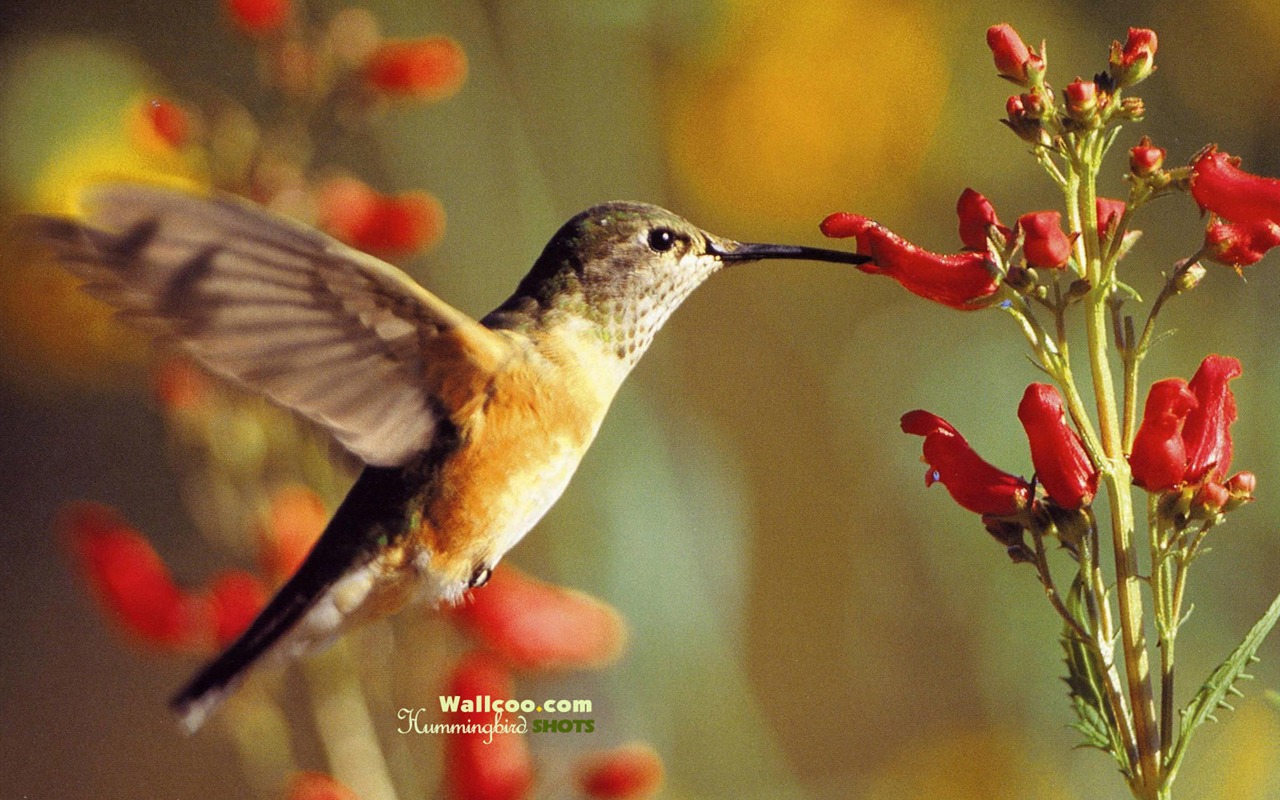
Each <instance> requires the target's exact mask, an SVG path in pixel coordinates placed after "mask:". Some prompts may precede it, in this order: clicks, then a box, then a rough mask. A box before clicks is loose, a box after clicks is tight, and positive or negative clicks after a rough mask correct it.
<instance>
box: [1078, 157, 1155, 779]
mask: <svg viewBox="0 0 1280 800" xmlns="http://www.w3.org/2000/svg"><path fill="white" fill-rule="evenodd" d="M1072 142H1073V144H1074V145H1075V146H1074V148H1073V150H1074V157H1073V159H1072V164H1071V169H1070V170H1069V171H1068V175H1067V187H1066V200H1067V203H1066V205H1067V213H1068V217H1069V220H1070V227H1071V230H1072V231H1075V232H1078V233H1079V234H1080V235H1079V236H1078V237H1076V241H1075V245H1074V246H1075V249H1076V258H1077V261H1078V263H1080V264H1082V265H1084V269H1085V277H1086V279H1088V280H1089V281H1090V283H1091V284H1092V286H1093V288H1092V289H1091V291H1090V292H1089V294H1088V295H1087V296H1086V297H1085V309H1086V311H1085V323H1086V327H1085V330H1086V334H1087V341H1088V347H1089V365H1090V368H1091V372H1092V377H1093V387H1094V397H1095V400H1096V405H1097V411H1098V428H1099V433H1100V436H1101V440H1102V450H1103V454H1104V456H1105V460H1104V461H1103V463H1102V464H1100V467H1101V475H1100V477H1101V480H1102V483H1103V485H1104V486H1105V488H1106V492H1107V498H1108V501H1109V504H1110V507H1111V536H1112V542H1113V544H1114V548H1115V562H1116V595H1117V599H1118V600H1119V606H1120V633H1121V641H1122V644H1123V647H1124V655H1125V658H1124V662H1125V673H1126V677H1127V679H1128V685H1129V697H1130V701H1131V703H1132V707H1133V725H1134V735H1135V738H1136V741H1137V744H1138V756H1139V759H1138V761H1139V763H1138V773H1139V778H1138V780H1137V781H1136V782H1135V787H1134V788H1135V790H1138V791H1139V792H1141V794H1140V795H1139V796H1146V797H1154V796H1155V794H1156V793H1157V792H1158V787H1159V786H1160V783H1161V781H1160V766H1159V764H1160V756H1159V754H1160V739H1159V735H1160V734H1159V730H1158V728H1157V727H1156V718H1155V717H1156V715H1155V699H1154V696H1153V694H1152V688H1151V667H1150V664H1149V662H1148V656H1147V644H1146V637H1145V635H1144V633H1143V611H1142V589H1141V583H1140V579H1139V577H1138V558H1137V552H1136V551H1135V549H1134V546H1133V531H1134V520H1133V497H1132V492H1131V490H1130V487H1131V485H1132V480H1131V478H1130V473H1129V465H1128V462H1127V461H1126V460H1125V457H1124V444H1123V438H1122V436H1121V430H1120V421H1119V418H1118V415H1117V413H1116V401H1115V386H1114V382H1113V380H1112V376H1111V363H1110V359H1109V358H1108V354H1107V345H1108V342H1109V337H1108V330H1107V322H1108V319H1109V315H1108V307H1107V299H1108V298H1109V297H1110V294H1111V289H1112V287H1111V285H1110V283H1107V284H1103V283H1102V281H1103V278H1104V275H1103V274H1102V266H1103V265H1102V259H1101V257H1100V254H1099V253H1098V212H1097V205H1096V204H1097V189H1096V185H1095V181H1096V177H1097V173H1098V167H1099V164H1100V161H1101V150H1102V145H1103V142H1102V140H1101V138H1100V137H1099V136H1098V134H1097V133H1085V134H1081V135H1079V136H1078V137H1076V138H1073V140H1072Z"/></svg>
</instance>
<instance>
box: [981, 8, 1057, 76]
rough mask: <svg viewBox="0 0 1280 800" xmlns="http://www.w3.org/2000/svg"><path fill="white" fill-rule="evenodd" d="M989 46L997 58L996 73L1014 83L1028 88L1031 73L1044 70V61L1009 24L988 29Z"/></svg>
mask: <svg viewBox="0 0 1280 800" xmlns="http://www.w3.org/2000/svg"><path fill="white" fill-rule="evenodd" d="M987 46H988V47H990V48H991V55H992V56H993V57H994V58H995V62H996V72H997V73H999V74H1000V75H1002V76H1004V77H1006V78H1008V79H1009V80H1011V81H1013V82H1014V83H1018V84H1021V85H1023V86H1026V85H1027V84H1028V82H1029V75H1028V73H1029V72H1034V71H1036V70H1039V71H1043V70H1044V61H1043V60H1042V59H1041V58H1040V56H1037V55H1034V54H1033V53H1032V52H1031V50H1030V49H1029V48H1028V47H1027V45H1026V43H1024V42H1023V41H1022V37H1021V36H1019V35H1018V32H1017V31H1015V30H1014V29H1013V27H1012V26H1011V25H1009V24H1007V23H1001V24H999V25H992V26H991V27H990V28H987Z"/></svg>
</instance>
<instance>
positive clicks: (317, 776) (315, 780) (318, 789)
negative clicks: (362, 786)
mask: <svg viewBox="0 0 1280 800" xmlns="http://www.w3.org/2000/svg"><path fill="white" fill-rule="evenodd" d="M285 797H286V798H287V799H288V800H359V798H357V797H356V793H355V792H353V791H351V790H350V789H348V788H347V787H346V786H344V785H342V784H341V783H339V782H338V781H336V780H334V779H333V778H331V777H329V776H328V775H325V774H324V773H322V772H301V773H298V774H297V775H295V776H294V778H293V780H292V781H290V782H289V790H288V792H287V793H286V794H285Z"/></svg>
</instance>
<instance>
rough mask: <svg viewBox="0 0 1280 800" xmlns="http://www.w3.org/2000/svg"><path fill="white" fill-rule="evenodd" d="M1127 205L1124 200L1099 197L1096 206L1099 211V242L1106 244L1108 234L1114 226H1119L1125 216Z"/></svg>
mask: <svg viewBox="0 0 1280 800" xmlns="http://www.w3.org/2000/svg"><path fill="white" fill-rule="evenodd" d="M1126 205H1127V204H1126V203H1125V201H1123V200H1114V199H1112V198H1110V197H1099V198H1098V199H1097V200H1096V201H1095V202H1094V206H1095V207H1096V208H1097V210H1098V241H1100V242H1105V241H1106V240H1107V232H1108V230H1109V229H1110V228H1111V226H1112V225H1119V224H1120V218H1121V217H1123V216H1124V209H1125V206H1126Z"/></svg>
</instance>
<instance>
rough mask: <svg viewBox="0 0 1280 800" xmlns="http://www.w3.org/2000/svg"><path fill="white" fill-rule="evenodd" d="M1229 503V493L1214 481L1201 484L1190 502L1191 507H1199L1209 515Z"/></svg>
mask: <svg viewBox="0 0 1280 800" xmlns="http://www.w3.org/2000/svg"><path fill="white" fill-rule="evenodd" d="M1229 502H1231V492H1229V491H1227V487H1225V486H1223V485H1222V484H1220V483H1217V482H1216V481H1205V482H1204V483H1202V484H1201V485H1200V488H1199V489H1198V490H1196V493H1195V496H1194V497H1193V498H1192V500H1191V503H1192V505H1193V506H1199V507H1200V508H1201V509H1203V510H1204V511H1207V512H1209V513H1210V514H1216V513H1218V512H1219V511H1221V510H1222V507H1223V506H1225V505H1226V504H1227V503H1229Z"/></svg>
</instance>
